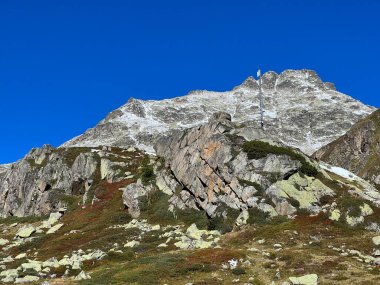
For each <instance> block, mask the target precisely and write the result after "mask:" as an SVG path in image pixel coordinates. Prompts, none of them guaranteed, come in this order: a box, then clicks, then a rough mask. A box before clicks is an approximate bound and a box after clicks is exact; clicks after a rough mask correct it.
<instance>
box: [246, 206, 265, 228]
mask: <svg viewBox="0 0 380 285" xmlns="http://www.w3.org/2000/svg"><path fill="white" fill-rule="evenodd" d="M248 213H249V218H248V220H247V223H248V224H250V225H264V224H266V223H268V221H269V214H268V213H265V212H263V211H260V210H259V209H257V208H251V209H249V210H248Z"/></svg>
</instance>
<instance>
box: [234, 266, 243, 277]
mask: <svg viewBox="0 0 380 285" xmlns="http://www.w3.org/2000/svg"><path fill="white" fill-rule="evenodd" d="M232 274H234V275H244V274H246V272H245V269H244V268H241V267H237V268H234V269H232Z"/></svg>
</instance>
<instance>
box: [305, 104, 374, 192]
mask: <svg viewBox="0 0 380 285" xmlns="http://www.w3.org/2000/svg"><path fill="white" fill-rule="evenodd" d="M379 134H380V111H376V112H374V113H373V114H371V115H370V116H368V117H367V118H365V119H363V120H361V121H360V122H358V123H357V124H355V125H354V126H353V127H352V128H351V129H350V130H349V131H348V132H347V133H346V134H345V135H344V136H342V137H340V138H339V139H337V140H335V141H334V142H332V143H330V144H328V145H326V146H324V147H322V148H321V149H320V150H318V151H317V152H316V153H315V154H314V155H313V156H314V157H315V158H317V159H320V160H323V161H325V162H328V163H329V164H332V165H336V166H340V167H342V168H345V169H347V170H349V171H351V172H353V173H355V174H356V175H359V176H361V177H362V178H364V179H367V180H370V181H372V182H373V183H375V184H377V185H380V135H379Z"/></svg>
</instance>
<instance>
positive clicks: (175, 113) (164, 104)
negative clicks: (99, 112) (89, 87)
mask: <svg viewBox="0 0 380 285" xmlns="http://www.w3.org/2000/svg"><path fill="white" fill-rule="evenodd" d="M262 84H263V91H264V105H265V114H264V119H265V135H266V136H268V137H272V138H273V139H274V140H278V141H281V142H283V143H285V144H287V145H290V146H294V147H298V148H300V149H301V150H302V151H304V152H306V153H308V154H311V153H313V152H315V151H316V150H317V149H319V148H320V147H322V146H323V145H326V144H328V143H330V142H331V141H333V140H334V139H336V138H338V137H339V136H341V135H343V134H344V133H345V132H346V131H347V130H348V129H349V128H350V127H351V126H352V125H353V124H354V123H356V122H357V121H358V120H359V119H361V118H363V117H365V116H366V115H368V114H370V113H372V112H373V111H374V110H375V108H372V107H369V106H366V105H364V104H363V103H361V102H359V101H357V100H355V99H353V98H352V97H350V96H348V95H345V94H343V93H340V92H338V91H336V90H335V87H334V85H333V84H332V83H328V82H323V81H322V80H321V78H320V77H319V76H318V75H317V73H316V72H315V71H311V70H306V69H302V70H285V71H284V72H282V73H280V74H277V73H276V72H273V71H268V72H266V73H265V74H263V76H262ZM258 91H259V90H258V82H257V80H256V79H254V78H253V77H248V78H247V79H246V80H245V81H244V82H243V83H242V84H241V85H238V86H237V87H235V88H233V89H232V90H231V91H224V92H213V91H207V90H197V91H193V92H190V93H189V94H188V95H185V96H181V97H176V98H173V99H165V100H157V101H155V100H148V101H144V100H139V99H130V100H129V101H128V102H127V103H126V104H125V105H124V106H122V107H120V108H118V109H117V110H115V111H113V112H111V113H110V114H109V115H108V116H107V117H106V118H105V119H104V120H102V121H101V122H100V123H99V124H98V125H97V126H96V127H94V128H92V129H89V130H87V131H86V132H85V133H84V134H82V135H80V136H78V137H76V138H73V139H72V140H70V141H68V142H66V143H64V144H63V145H62V147H72V146H99V145H109V146H123V147H126V146H131V145H134V146H138V147H139V148H141V149H144V150H145V151H147V152H154V150H153V147H152V146H153V144H154V142H155V141H157V139H158V138H159V137H161V136H162V135H167V134H170V133H172V132H173V131H175V130H182V129H185V128H189V127H193V126H198V125H200V124H203V123H206V122H207V121H208V119H209V118H210V116H211V115H212V114H213V113H215V112H218V111H223V112H227V113H229V114H231V115H232V120H233V121H234V122H237V123H242V124H244V125H242V127H244V128H245V129H246V130H247V131H251V132H252V130H257V129H258V128H259V117H260V112H259V98H258Z"/></svg>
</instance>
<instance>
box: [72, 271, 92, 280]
mask: <svg viewBox="0 0 380 285" xmlns="http://www.w3.org/2000/svg"><path fill="white" fill-rule="evenodd" d="M86 279H91V276H90V275H89V274H88V273H86V272H84V271H81V272H80V273H79V274H78V275H77V276H75V278H74V280H76V281H80V280H86Z"/></svg>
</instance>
